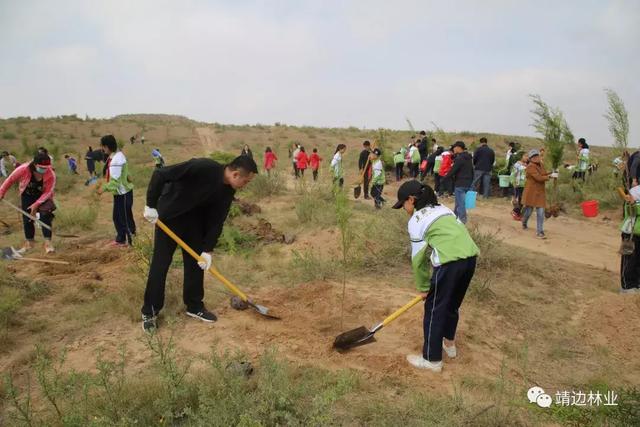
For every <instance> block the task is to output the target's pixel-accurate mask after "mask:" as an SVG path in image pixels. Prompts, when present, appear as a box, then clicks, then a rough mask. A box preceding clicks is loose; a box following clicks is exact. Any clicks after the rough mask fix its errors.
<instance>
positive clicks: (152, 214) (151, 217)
mask: <svg viewBox="0 0 640 427" xmlns="http://www.w3.org/2000/svg"><path fill="white" fill-rule="evenodd" d="M142 216H144V219H146V220H147V221H149V222H150V223H151V224H155V223H156V222H157V221H158V210H157V209H154V208H150V207H149V206H145V207H144V213H143V214H142Z"/></svg>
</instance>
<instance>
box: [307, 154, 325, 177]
mask: <svg viewBox="0 0 640 427" xmlns="http://www.w3.org/2000/svg"><path fill="white" fill-rule="evenodd" d="M321 161H322V157H320V155H319V154H318V149H317V148H314V149H313V153H312V154H311V156H310V157H309V164H310V165H311V171H312V172H313V180H314V181H317V180H318V169H320V162H321Z"/></svg>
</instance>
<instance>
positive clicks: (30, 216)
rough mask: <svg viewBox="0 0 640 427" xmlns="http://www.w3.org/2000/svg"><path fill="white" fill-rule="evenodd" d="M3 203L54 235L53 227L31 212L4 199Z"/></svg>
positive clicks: (60, 235) (74, 236) (62, 235)
mask: <svg viewBox="0 0 640 427" xmlns="http://www.w3.org/2000/svg"><path fill="white" fill-rule="evenodd" d="M2 201H3V202H5V203H6V204H7V205H9V206H11V207H12V208H13V209H15V210H17V211H18V212H20V213H21V214H22V215H24V216H26V217H27V218H29V219H30V220H31V221H35V222H37V223H38V224H39V225H40V226H41V227H44V228H46V229H47V230H49V231H51V232H52V233H53V230H52V229H51V227H49V226H48V225H47V224H45V223H44V222H42V221H40V220H39V219H38V218H36V217H35V216H33V215H31V214H30V213H29V212H27V211H23V210H22V209H20V208H19V207H17V206H16V205H14V204H13V203H11V202H10V201H8V200H5V199H2ZM56 236H58V237H68V238H77V237H79V236H76V235H75V234H60V233H56Z"/></svg>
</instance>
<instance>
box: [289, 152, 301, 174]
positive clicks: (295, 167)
mask: <svg viewBox="0 0 640 427" xmlns="http://www.w3.org/2000/svg"><path fill="white" fill-rule="evenodd" d="M293 147H294V148H293V153H291V162H292V163H293V175H294V176H295V177H296V178H298V176H299V175H300V173H299V172H298V153H300V145H298V144H295V143H294V144H293Z"/></svg>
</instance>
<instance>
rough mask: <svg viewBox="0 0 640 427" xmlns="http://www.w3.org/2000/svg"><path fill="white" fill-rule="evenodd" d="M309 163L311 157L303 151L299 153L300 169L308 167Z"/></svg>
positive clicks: (297, 158) (297, 164) (297, 161)
mask: <svg viewBox="0 0 640 427" xmlns="http://www.w3.org/2000/svg"><path fill="white" fill-rule="evenodd" d="M308 164H309V157H307V153H305V152H304V151H301V152H299V153H298V157H296V166H297V168H298V169H306V168H307V165H308Z"/></svg>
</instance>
